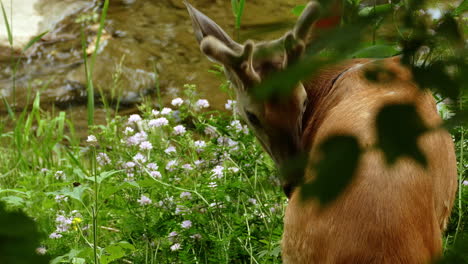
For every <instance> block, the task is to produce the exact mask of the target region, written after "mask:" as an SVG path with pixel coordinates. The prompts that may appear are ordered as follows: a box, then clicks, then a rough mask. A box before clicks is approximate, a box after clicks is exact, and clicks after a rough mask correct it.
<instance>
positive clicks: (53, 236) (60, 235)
mask: <svg viewBox="0 0 468 264" xmlns="http://www.w3.org/2000/svg"><path fill="white" fill-rule="evenodd" d="M61 237H62V234H60V233H56V232H54V233H52V234H50V235H49V238H52V239H58V238H61Z"/></svg>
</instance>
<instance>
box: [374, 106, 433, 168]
mask: <svg viewBox="0 0 468 264" xmlns="http://www.w3.org/2000/svg"><path fill="white" fill-rule="evenodd" d="M376 126H377V137H378V143H377V144H378V146H379V147H380V148H381V149H382V150H383V151H384V153H385V157H386V159H387V162H388V163H389V164H393V163H395V162H396V160H397V159H398V158H399V157H400V156H408V157H411V158H413V159H415V160H416V161H417V162H419V163H420V164H421V165H423V166H426V165H427V160H426V157H425V156H424V154H423V153H422V152H421V150H420V149H419V148H418V146H417V140H418V137H419V136H420V135H421V134H423V133H424V132H426V131H427V128H426V126H425V125H424V123H423V121H422V120H421V117H420V116H419V114H418V113H417V112H416V107H415V106H414V105H413V104H391V105H386V106H384V107H383V108H382V110H381V111H380V112H379V114H378V115H377V120H376Z"/></svg>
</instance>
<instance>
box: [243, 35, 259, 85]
mask: <svg viewBox="0 0 468 264" xmlns="http://www.w3.org/2000/svg"><path fill="white" fill-rule="evenodd" d="M254 47H255V44H254V42H253V41H251V40H247V41H246V42H245V44H244V50H243V52H242V55H241V58H242V61H243V62H242V65H241V70H242V71H243V72H244V74H245V75H246V76H245V77H247V78H248V79H249V80H250V81H251V82H253V83H260V81H261V80H260V76H259V75H258V74H257V73H256V72H255V69H254V67H253V54H254Z"/></svg>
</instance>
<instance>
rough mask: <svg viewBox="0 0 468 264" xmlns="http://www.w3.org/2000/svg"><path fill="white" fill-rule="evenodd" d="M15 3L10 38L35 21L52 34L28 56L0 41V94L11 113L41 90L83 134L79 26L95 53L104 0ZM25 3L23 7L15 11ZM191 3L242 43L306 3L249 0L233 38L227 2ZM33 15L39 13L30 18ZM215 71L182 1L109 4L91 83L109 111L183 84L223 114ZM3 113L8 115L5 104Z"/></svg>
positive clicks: (281, 25)
mask: <svg viewBox="0 0 468 264" xmlns="http://www.w3.org/2000/svg"><path fill="white" fill-rule="evenodd" d="M15 1H17V2H15V3H13V10H11V11H12V12H14V13H15V14H17V15H23V20H21V19H20V21H19V22H18V21H17V22H16V23H18V24H20V26H21V22H23V24H26V25H22V26H23V27H22V28H21V27H20V28H18V29H17V30H16V28H15V30H16V31H14V32H13V34H14V35H15V32H16V33H17V34H18V38H21V34H22V33H23V32H25V31H27V30H26V29H29V30H35V28H34V27H33V24H34V23H37V24H34V25H35V26H36V27H37V30H38V31H39V32H40V31H41V30H43V29H47V28H50V31H49V33H48V34H46V35H45V36H44V37H43V38H42V39H41V40H40V41H39V42H38V43H36V44H35V45H33V46H32V47H31V48H30V49H28V50H27V51H26V53H25V54H21V53H19V52H18V51H14V52H13V53H12V52H11V50H10V49H9V48H7V47H6V46H5V44H7V43H5V41H3V42H2V43H3V48H1V49H0V95H3V96H5V98H6V99H7V100H8V102H9V103H10V104H12V105H14V107H15V109H16V111H21V110H22V109H24V108H25V107H28V106H31V104H32V99H33V97H34V94H36V92H37V91H40V92H41V107H42V108H43V109H46V110H48V111H54V112H57V111H66V112H67V114H68V116H69V117H71V118H72V120H73V123H74V125H75V129H77V130H78V132H80V131H81V132H84V131H86V130H85V128H86V122H87V121H86V86H85V84H86V77H85V73H84V72H85V70H84V69H85V66H84V63H83V56H82V47H81V37H80V36H81V35H80V34H81V30H82V29H83V32H84V33H85V34H86V36H87V37H86V39H87V43H88V45H89V47H88V52H92V51H93V48H94V47H93V45H92V44H91V43H93V42H94V40H95V36H96V32H97V29H98V23H99V21H98V14H99V13H100V12H101V7H102V1H82V0H35V1H32V0H27V1H23V0H15ZM28 1H29V6H27V5H28ZM22 2H24V3H23V5H24V6H19V5H20V3H22ZM16 3H18V4H17V6H15V4H16ZM191 3H192V4H193V5H194V6H195V7H197V8H198V9H200V10H201V11H202V12H204V13H205V14H207V15H208V16H210V17H211V18H212V19H213V20H214V21H216V22H217V23H218V24H220V25H221V26H222V27H223V28H225V29H226V31H227V32H228V33H230V34H231V35H237V36H238V37H237V39H238V40H239V41H241V42H242V41H244V40H246V39H256V40H262V39H270V38H273V37H279V36H281V35H282V34H283V33H284V32H285V31H286V30H287V29H288V28H289V27H291V26H292V25H293V23H294V21H295V19H296V18H295V17H294V15H293V14H292V12H291V10H292V8H293V7H294V6H296V5H298V4H301V3H304V1H301V0H247V1H246V5H245V12H244V16H243V19H242V28H241V30H240V31H239V32H237V33H238V34H237V33H236V34H235V32H234V16H233V13H232V10H231V1H228V0H197V1H195V0H192V1H191ZM16 12H19V13H16ZM31 12H33V13H34V14H36V17H34V19H33V18H32V15H30V14H29V13H31ZM22 13H24V14H22ZM14 17H15V16H14ZM18 17H21V16H18ZM28 19H30V20H31V21H32V22H29V20H28ZM14 22H15V21H14ZM28 23H31V25H28ZM83 25H84V26H83ZM0 40H1V37H0ZM22 41H23V42H25V40H24V39H23V40H22ZM12 54H13V56H12ZM12 58H13V61H14V62H16V60H19V64H18V69H17V71H16V74H15V80H13V72H14V71H13V66H12V65H13V64H14V63H12ZM213 66H214V64H213V63H211V62H210V61H208V60H207V59H206V58H205V57H204V56H203V55H202V54H201V52H200V51H199V47H198V44H197V43H196V41H195V37H194V36H193V32H192V28H191V22H190V20H189V17H188V14H187V11H186V9H185V7H184V5H183V3H182V0H112V1H110V7H109V10H108V16H107V20H106V23H105V32H104V35H103V38H102V46H101V49H100V51H99V54H98V57H97V60H96V65H95V71H94V85H95V87H96V94H97V95H98V97H99V98H101V97H100V96H99V95H103V98H105V102H108V103H109V104H110V105H113V106H115V105H116V104H117V103H119V105H120V108H119V112H120V114H125V113H131V112H136V111H137V109H136V105H137V103H138V102H141V101H142V100H145V98H148V99H149V100H152V102H156V101H157V100H155V96H156V87H158V86H159V87H160V91H161V96H162V99H163V100H162V101H163V102H164V104H167V103H168V102H169V100H170V99H172V98H173V97H176V96H178V95H181V89H182V87H183V85H184V84H186V83H190V84H195V85H197V87H198V88H197V89H198V91H199V93H200V95H201V97H205V98H207V99H208V100H209V101H210V104H211V106H212V108H215V109H222V108H223V106H224V103H225V101H226V99H227V95H226V94H225V93H223V92H222V91H221V90H220V89H219V86H220V84H222V82H223V80H224V79H223V78H222V77H220V76H218V75H216V74H214V73H212V72H210V71H209V70H210V69H211V68H213ZM99 98H96V99H97V100H96V101H97V102H98V105H97V107H96V121H97V123H101V124H102V123H104V121H105V116H106V114H105V113H104V108H103V107H102V100H100V99H99ZM155 107H157V106H156V105H155ZM0 114H1V115H3V116H6V108H5V106H4V104H3V103H2V104H0Z"/></svg>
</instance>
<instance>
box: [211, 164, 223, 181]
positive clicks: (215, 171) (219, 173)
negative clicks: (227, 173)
mask: <svg viewBox="0 0 468 264" xmlns="http://www.w3.org/2000/svg"><path fill="white" fill-rule="evenodd" d="M223 170H224V167H223V166H219V165H218V166H216V167H215V168H214V169H212V170H211V171H212V172H213V176H214V177H215V178H218V179H220V178H222V177H223Z"/></svg>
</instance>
